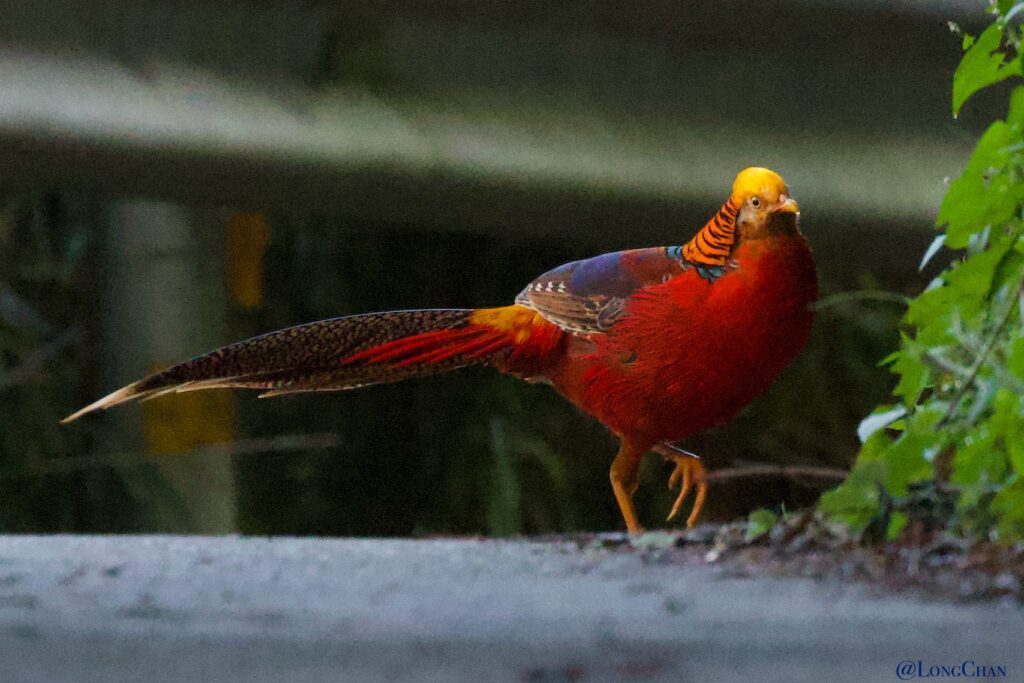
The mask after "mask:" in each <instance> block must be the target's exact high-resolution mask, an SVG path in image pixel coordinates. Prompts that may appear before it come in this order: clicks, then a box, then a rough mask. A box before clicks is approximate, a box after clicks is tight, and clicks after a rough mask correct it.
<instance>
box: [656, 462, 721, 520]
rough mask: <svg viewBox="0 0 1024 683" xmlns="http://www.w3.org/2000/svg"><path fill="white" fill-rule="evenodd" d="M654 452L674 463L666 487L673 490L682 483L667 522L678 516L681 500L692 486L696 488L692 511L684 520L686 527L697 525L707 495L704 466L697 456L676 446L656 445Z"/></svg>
mask: <svg viewBox="0 0 1024 683" xmlns="http://www.w3.org/2000/svg"><path fill="white" fill-rule="evenodd" d="M654 450H655V452H657V453H660V454H661V455H663V456H665V459H666V460H673V461H675V463H676V468H675V469H674V470H672V474H671V475H669V478H668V487H669V488H670V489H673V488H675V487H676V486H677V485H679V483H680V482H682V486H681V487H680V489H679V495H678V496H677V497H676V502H675V503H674V504H673V505H672V510H671V511H670V512H669V513H668V520H667V521H671V520H672V519H674V518H675V516H676V515H677V514H679V508H680V507H682V505H683V500H684V499H685V498H686V494H688V493H689V492H690V488H691V487H693V486H694V485H696V487H697V494H696V496H695V497H694V499H693V509H692V510H691V511H690V516H689V517H687V518H686V526H688V527H692V526H693V525H695V524H696V523H697V518H698V517H700V511H701V508H703V507H704V499H705V498H706V497H707V494H708V483H707V479H706V477H705V470H704V465H703V464H702V463H701V461H700V457H699V456H697V455H696V454H694V453H691V452H690V451H686V450H683V449H682V448H678V447H676V446H671V445H669V444H658V445H657V446H655V448H654Z"/></svg>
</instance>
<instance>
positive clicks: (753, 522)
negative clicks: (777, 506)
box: [746, 508, 779, 541]
mask: <svg viewBox="0 0 1024 683" xmlns="http://www.w3.org/2000/svg"><path fill="white" fill-rule="evenodd" d="M778 521H779V516H778V515H776V514H775V513H774V512H772V511H771V510H766V509H765V508H758V509H757V510H754V511H753V512H751V513H750V515H748V516H747V530H746V537H747V541H753V540H756V539H758V538H760V537H761V536H764V535H765V534H766V533H768V532H769V531H771V530H772V527H774V526H775V523H776V522H778Z"/></svg>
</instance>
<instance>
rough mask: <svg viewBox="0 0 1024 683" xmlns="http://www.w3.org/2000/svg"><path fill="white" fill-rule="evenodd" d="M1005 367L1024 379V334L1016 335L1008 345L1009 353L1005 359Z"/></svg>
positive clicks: (1018, 377)
mask: <svg viewBox="0 0 1024 683" xmlns="http://www.w3.org/2000/svg"><path fill="white" fill-rule="evenodd" d="M1006 369H1007V370H1009V371H1010V372H1012V373H1013V374H1014V375H1016V376H1017V379H1020V380H1024V336H1020V337H1017V338H1016V339H1014V340H1013V342H1012V345H1011V346H1010V355H1009V357H1008V358H1007V359H1006Z"/></svg>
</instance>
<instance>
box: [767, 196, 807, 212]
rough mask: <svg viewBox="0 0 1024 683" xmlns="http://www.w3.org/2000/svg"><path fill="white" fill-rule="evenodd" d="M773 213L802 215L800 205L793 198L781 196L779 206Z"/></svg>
mask: <svg viewBox="0 0 1024 683" xmlns="http://www.w3.org/2000/svg"><path fill="white" fill-rule="evenodd" d="M772 213H800V205H799V204H797V203H796V200H795V199H793V198H792V197H787V196H786V195H781V196H780V197H779V205H778V206H776V207H775V209H774V210H773V211H772Z"/></svg>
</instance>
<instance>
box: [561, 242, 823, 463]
mask: <svg viewBox="0 0 1024 683" xmlns="http://www.w3.org/2000/svg"><path fill="white" fill-rule="evenodd" d="M734 258H735V260H736V262H737V263H738V264H739V268H738V269H737V270H736V272H735V273H732V274H730V275H729V277H723V278H721V279H719V280H717V281H715V282H709V281H707V280H705V279H704V278H702V277H700V276H699V275H698V274H697V271H696V270H690V271H687V272H685V273H683V274H681V275H679V276H676V277H674V278H672V279H670V280H668V281H667V282H665V283H663V284H659V285H655V286H652V287H649V288H647V289H644V290H643V291H640V292H638V293H637V294H635V295H634V296H633V297H632V298H631V299H630V301H629V303H628V306H627V309H626V311H627V314H626V315H625V316H624V317H623V319H622V320H621V321H620V322H619V323H617V324H616V325H615V327H613V328H612V329H611V330H609V331H608V333H607V334H604V335H601V336H596V337H593V338H585V337H570V338H569V340H568V343H567V344H566V345H565V347H564V352H563V354H562V355H561V357H560V358H557V359H553V360H554V362H553V363H552V366H551V368H550V370H549V373H550V377H551V380H552V382H553V384H554V385H555V387H557V388H558V390H559V391H560V392H561V393H562V394H564V395H565V396H566V397H567V398H568V399H569V400H570V401H572V402H573V403H575V404H576V405H578V406H579V407H580V408H582V409H583V410H584V411H585V412H587V413H589V414H591V415H593V416H594V417H595V418H597V419H598V420H600V421H601V422H603V423H604V424H606V425H608V427H609V428H610V429H612V431H614V432H615V433H617V434H619V435H622V436H626V437H629V438H630V439H632V440H634V441H635V442H637V443H640V444H645V445H646V447H650V446H651V445H653V444H656V443H659V442H662V441H677V440H680V439H684V438H686V437H688V436H691V435H693V434H695V433H697V432H699V431H701V430H704V429H707V428H708V427H711V426H714V425H717V424H721V423H722V422H724V421H726V420H729V419H730V418H732V417H733V416H735V415H736V414H737V413H738V412H739V411H740V410H741V409H742V408H743V407H744V406H745V405H747V404H748V403H749V402H750V401H751V400H752V399H754V398H755V397H756V396H758V395H759V394H761V393H762V392H764V391H765V390H766V389H767V388H768V386H769V385H770V384H771V383H772V381H774V379H775V378H776V377H777V376H778V374H779V372H781V370H782V369H783V368H784V367H785V366H786V364H788V363H789V361H790V360H792V359H793V357H794V356H795V355H796V354H797V353H798V352H799V351H800V349H801V348H803V346H804V344H805V343H806V341H807V337H808V335H809V334H810V330H811V323H812V320H813V315H812V312H811V310H810V304H811V303H812V302H813V301H814V300H815V299H816V298H817V276H816V274H815V270H814V263H813V261H812V259H811V253H810V250H809V249H808V247H807V243H806V242H805V240H804V238H803V237H802V236H800V235H786V236H779V237H773V238H769V239H765V240H758V241H754V242H748V243H745V244H744V245H742V246H741V247H740V248H739V249H738V250H737V252H736V253H735V255H734Z"/></svg>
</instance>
